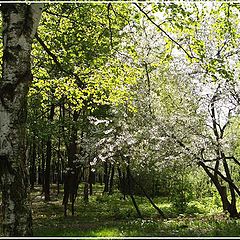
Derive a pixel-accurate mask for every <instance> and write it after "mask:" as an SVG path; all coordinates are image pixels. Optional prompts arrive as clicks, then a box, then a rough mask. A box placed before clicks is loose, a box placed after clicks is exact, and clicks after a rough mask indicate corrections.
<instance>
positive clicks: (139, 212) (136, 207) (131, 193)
mask: <svg viewBox="0 0 240 240" xmlns="http://www.w3.org/2000/svg"><path fill="white" fill-rule="evenodd" d="M127 180H128V190H129V194H130V197H131V199H132V202H133V206H134V207H135V209H136V211H137V214H138V217H139V218H143V216H142V214H141V211H140V209H139V207H138V205H137V202H136V200H135V198H134V195H133V186H132V179H131V173H130V167H129V165H128V166H127Z"/></svg>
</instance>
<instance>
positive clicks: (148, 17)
mask: <svg viewBox="0 0 240 240" xmlns="http://www.w3.org/2000/svg"><path fill="white" fill-rule="evenodd" d="M134 5H135V6H136V7H137V8H138V9H139V10H140V11H141V12H142V13H143V14H144V15H145V16H146V17H147V19H148V20H149V21H150V22H151V23H152V24H153V25H154V26H156V27H157V28H158V29H159V30H160V31H161V32H163V33H164V34H165V35H166V36H167V37H168V38H169V39H170V40H171V41H172V42H173V43H175V44H176V45H177V46H178V47H179V48H180V49H182V50H183V52H184V53H185V54H186V55H187V56H188V57H189V58H190V59H193V58H195V59H198V60H200V59H199V58H197V57H195V56H193V55H191V54H189V52H188V51H187V50H186V49H185V48H184V47H183V46H182V45H181V44H179V43H178V42H177V41H176V40H175V39H173V38H172V37H171V36H170V35H169V34H168V33H167V32H166V31H165V30H164V29H163V28H162V27H160V26H159V25H158V24H157V23H155V22H154V21H153V19H152V18H151V17H150V16H149V15H148V14H147V13H146V12H145V11H144V10H143V9H142V8H141V7H140V6H139V5H138V4H137V3H134Z"/></svg>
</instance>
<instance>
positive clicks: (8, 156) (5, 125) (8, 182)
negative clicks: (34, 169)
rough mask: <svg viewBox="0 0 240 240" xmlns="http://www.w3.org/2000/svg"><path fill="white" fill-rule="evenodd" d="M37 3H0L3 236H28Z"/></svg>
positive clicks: (0, 156)
mask: <svg viewBox="0 0 240 240" xmlns="http://www.w3.org/2000/svg"><path fill="white" fill-rule="evenodd" d="M41 9H42V5H40V4H30V5H25V4H2V6H1V10H2V21H3V30H2V34H3V69H2V79H1V82H0V171H1V175H0V176H1V188H2V202H3V232H4V235H5V236H29V235H32V219H31V207H30V201H29V194H28V178H27V167H26V143H25V125H26V116H27V94H28V89H29V85H30V83H31V81H32V74H31V64H30V53H31V46H32V41H33V38H34V35H35V33H36V30H37V26H38V23H39V20H40V16H41Z"/></svg>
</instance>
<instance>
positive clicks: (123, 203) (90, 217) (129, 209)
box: [32, 186, 240, 237]
mask: <svg viewBox="0 0 240 240" xmlns="http://www.w3.org/2000/svg"><path fill="white" fill-rule="evenodd" d="M97 190H98V193H97V194H95V195H94V196H91V197H90V201H89V203H87V204H85V203H84V202H83V199H82V196H79V197H78V198H77V200H76V204H75V209H76V215H75V216H71V215H69V216H67V217H64V216H63V206H62V205H61V203H62V192H61V193H60V195H59V196H57V195H56V192H53V193H52V198H51V201H50V202H45V201H44V200H43V197H42V196H41V193H40V188H39V187H36V188H35V190H34V191H33V192H32V208H33V224H34V225H33V231H34V236H90V237H94V236H95V237H124V236H129V237H131V236H144V237H147V236H156V237H160V236H179V237H181V236H190V237H191V236H196V237H197V236H200V237H201V236H240V220H238V219H229V217H228V216H227V215H226V214H223V213H222V211H221V208H220V207H219V206H218V205H216V204H214V201H213V199H212V198H204V199H202V200H201V201H200V200H199V201H192V202H190V203H189V204H188V207H187V209H186V212H185V213H184V214H179V213H177V211H176V210H174V208H173V206H172V205H171V203H169V201H168V200H167V199H166V198H156V199H154V201H155V202H156V203H157V205H158V206H159V207H160V208H161V209H162V210H163V212H164V213H165V214H166V216H167V218H166V219H161V218H159V216H158V215H157V213H156V211H155V209H153V208H152V206H151V205H150V204H149V203H148V202H147V201H146V199H145V198H141V197H136V200H137V202H138V204H139V207H140V209H141V211H142V213H143V215H144V219H143V220H142V219H139V218H137V215H136V211H135V209H134V207H133V205H132V203H131V200H130V198H127V199H126V200H123V199H121V195H120V194H119V193H115V194H113V195H111V196H107V195H102V194H101V188H100V186H98V189H97ZM79 192H82V189H79ZM69 207H70V206H69ZM69 214H70V212H69Z"/></svg>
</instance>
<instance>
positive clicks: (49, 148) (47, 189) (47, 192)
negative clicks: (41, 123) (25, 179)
mask: <svg viewBox="0 0 240 240" xmlns="http://www.w3.org/2000/svg"><path fill="white" fill-rule="evenodd" d="M54 108H55V107H54V105H51V108H50V114H49V120H50V122H52V121H53V117H54ZM46 145H47V150H46V170H45V181H44V183H45V184H44V194H45V201H50V173H51V159H52V139H51V134H49V136H48V140H47V144H46Z"/></svg>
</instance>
